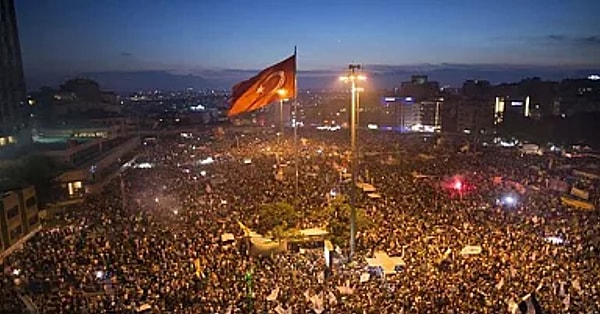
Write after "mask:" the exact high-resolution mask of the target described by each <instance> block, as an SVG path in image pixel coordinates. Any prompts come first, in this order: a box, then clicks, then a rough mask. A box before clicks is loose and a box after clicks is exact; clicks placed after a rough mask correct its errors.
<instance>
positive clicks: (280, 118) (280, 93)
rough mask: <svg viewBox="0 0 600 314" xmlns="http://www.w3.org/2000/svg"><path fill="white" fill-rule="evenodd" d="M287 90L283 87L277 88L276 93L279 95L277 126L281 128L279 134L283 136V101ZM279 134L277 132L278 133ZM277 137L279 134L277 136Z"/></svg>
mask: <svg viewBox="0 0 600 314" xmlns="http://www.w3.org/2000/svg"><path fill="white" fill-rule="evenodd" d="M287 94H288V91H287V89H285V88H280V89H278V90H277V95H279V127H280V129H281V132H280V133H281V136H282V137H283V127H284V123H283V102H284V101H286V100H287V98H285V96H287ZM278 135H279V134H278ZM278 137H279V136H278Z"/></svg>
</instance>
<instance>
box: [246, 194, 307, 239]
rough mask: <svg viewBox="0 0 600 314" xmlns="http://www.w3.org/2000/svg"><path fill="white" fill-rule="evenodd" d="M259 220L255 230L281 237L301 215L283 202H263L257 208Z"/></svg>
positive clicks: (292, 227) (298, 220) (293, 225)
mask: <svg viewBox="0 0 600 314" xmlns="http://www.w3.org/2000/svg"><path fill="white" fill-rule="evenodd" d="M259 216H260V220H259V223H258V225H257V226H255V228H256V231H257V232H258V233H260V234H264V235H267V234H270V235H272V236H273V237H275V238H282V237H284V236H285V235H286V233H288V231H289V230H290V229H294V228H295V227H296V225H297V224H298V223H299V222H300V218H301V215H300V213H299V212H298V211H296V209H295V208H294V207H293V206H292V205H290V204H288V203H285V202H278V203H270V204H263V205H261V206H260V208H259Z"/></svg>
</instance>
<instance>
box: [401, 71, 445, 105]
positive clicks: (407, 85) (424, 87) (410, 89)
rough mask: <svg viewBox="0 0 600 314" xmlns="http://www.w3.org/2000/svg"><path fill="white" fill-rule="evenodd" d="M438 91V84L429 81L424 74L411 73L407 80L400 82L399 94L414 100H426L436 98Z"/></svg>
mask: <svg viewBox="0 0 600 314" xmlns="http://www.w3.org/2000/svg"><path fill="white" fill-rule="evenodd" d="M439 93H440V84H439V83H438V82H435V81H429V80H428V78H427V76H426V75H413V76H412V77H411V80H410V81H409V82H402V83H401V84H400V91H399V96H402V97H411V98H412V99H413V100H414V101H417V102H420V101H426V100H432V99H434V98H437V97H438V96H439Z"/></svg>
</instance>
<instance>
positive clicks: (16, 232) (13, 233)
mask: <svg viewBox="0 0 600 314" xmlns="http://www.w3.org/2000/svg"><path fill="white" fill-rule="evenodd" d="M21 233H23V227H21V226H20V225H19V226H18V227H16V228H14V229H13V230H11V231H10V239H11V240H13V241H14V240H16V239H18V238H19V237H20V236H21Z"/></svg>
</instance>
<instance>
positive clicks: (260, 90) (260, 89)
mask: <svg viewBox="0 0 600 314" xmlns="http://www.w3.org/2000/svg"><path fill="white" fill-rule="evenodd" d="M264 91H265V88H264V87H263V86H262V85H261V86H259V87H258V89H257V90H256V92H257V93H258V94H262V93H263V92H264Z"/></svg>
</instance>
